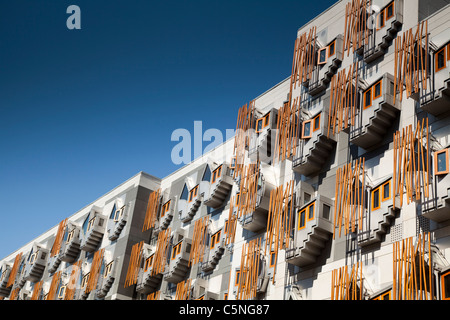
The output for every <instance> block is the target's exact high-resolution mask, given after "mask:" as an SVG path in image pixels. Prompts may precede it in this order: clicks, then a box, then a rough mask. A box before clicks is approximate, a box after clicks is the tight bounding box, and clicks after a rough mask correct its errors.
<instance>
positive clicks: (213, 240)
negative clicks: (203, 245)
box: [209, 230, 222, 249]
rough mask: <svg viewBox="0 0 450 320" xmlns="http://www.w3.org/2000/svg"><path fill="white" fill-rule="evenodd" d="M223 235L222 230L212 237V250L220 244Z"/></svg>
mask: <svg viewBox="0 0 450 320" xmlns="http://www.w3.org/2000/svg"><path fill="white" fill-rule="evenodd" d="M221 235H222V230H219V231H217V232H216V233H214V234H213V235H212V236H211V243H210V244H209V248H210V249H214V247H215V246H216V244H218V243H219V242H220V236H221Z"/></svg>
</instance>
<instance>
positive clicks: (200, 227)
mask: <svg viewBox="0 0 450 320" xmlns="http://www.w3.org/2000/svg"><path fill="white" fill-rule="evenodd" d="M208 225H209V216H206V217H204V218H201V219H197V220H196V221H195V224H194V233H193V239H192V245H191V252H190V254H189V266H191V265H194V264H196V263H199V262H202V261H203V256H204V253H205V246H206V240H207V237H208Z"/></svg>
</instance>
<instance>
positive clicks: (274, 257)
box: [269, 251, 277, 268]
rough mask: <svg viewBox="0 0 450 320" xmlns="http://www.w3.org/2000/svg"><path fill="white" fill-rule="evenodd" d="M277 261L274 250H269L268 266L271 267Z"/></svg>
mask: <svg viewBox="0 0 450 320" xmlns="http://www.w3.org/2000/svg"><path fill="white" fill-rule="evenodd" d="M272 260H273V262H272ZM276 263H277V255H276V252H275V251H271V252H270V256H269V268H272V267H274V266H275V265H276Z"/></svg>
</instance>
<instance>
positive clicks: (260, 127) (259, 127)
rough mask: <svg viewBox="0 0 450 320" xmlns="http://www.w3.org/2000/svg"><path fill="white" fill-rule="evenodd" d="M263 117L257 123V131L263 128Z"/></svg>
mask: <svg viewBox="0 0 450 320" xmlns="http://www.w3.org/2000/svg"><path fill="white" fill-rule="evenodd" d="M262 122H263V119H259V120H258V123H257V124H256V131H261V130H262V124H263V123H262Z"/></svg>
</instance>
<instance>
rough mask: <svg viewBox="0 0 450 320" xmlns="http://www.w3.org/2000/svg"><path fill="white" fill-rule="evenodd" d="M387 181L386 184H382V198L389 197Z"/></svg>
mask: <svg viewBox="0 0 450 320" xmlns="http://www.w3.org/2000/svg"><path fill="white" fill-rule="evenodd" d="M389 185H390V184H389V183H387V184H385V185H384V186H383V198H385V199H386V198H389V191H390V190H389Z"/></svg>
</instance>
